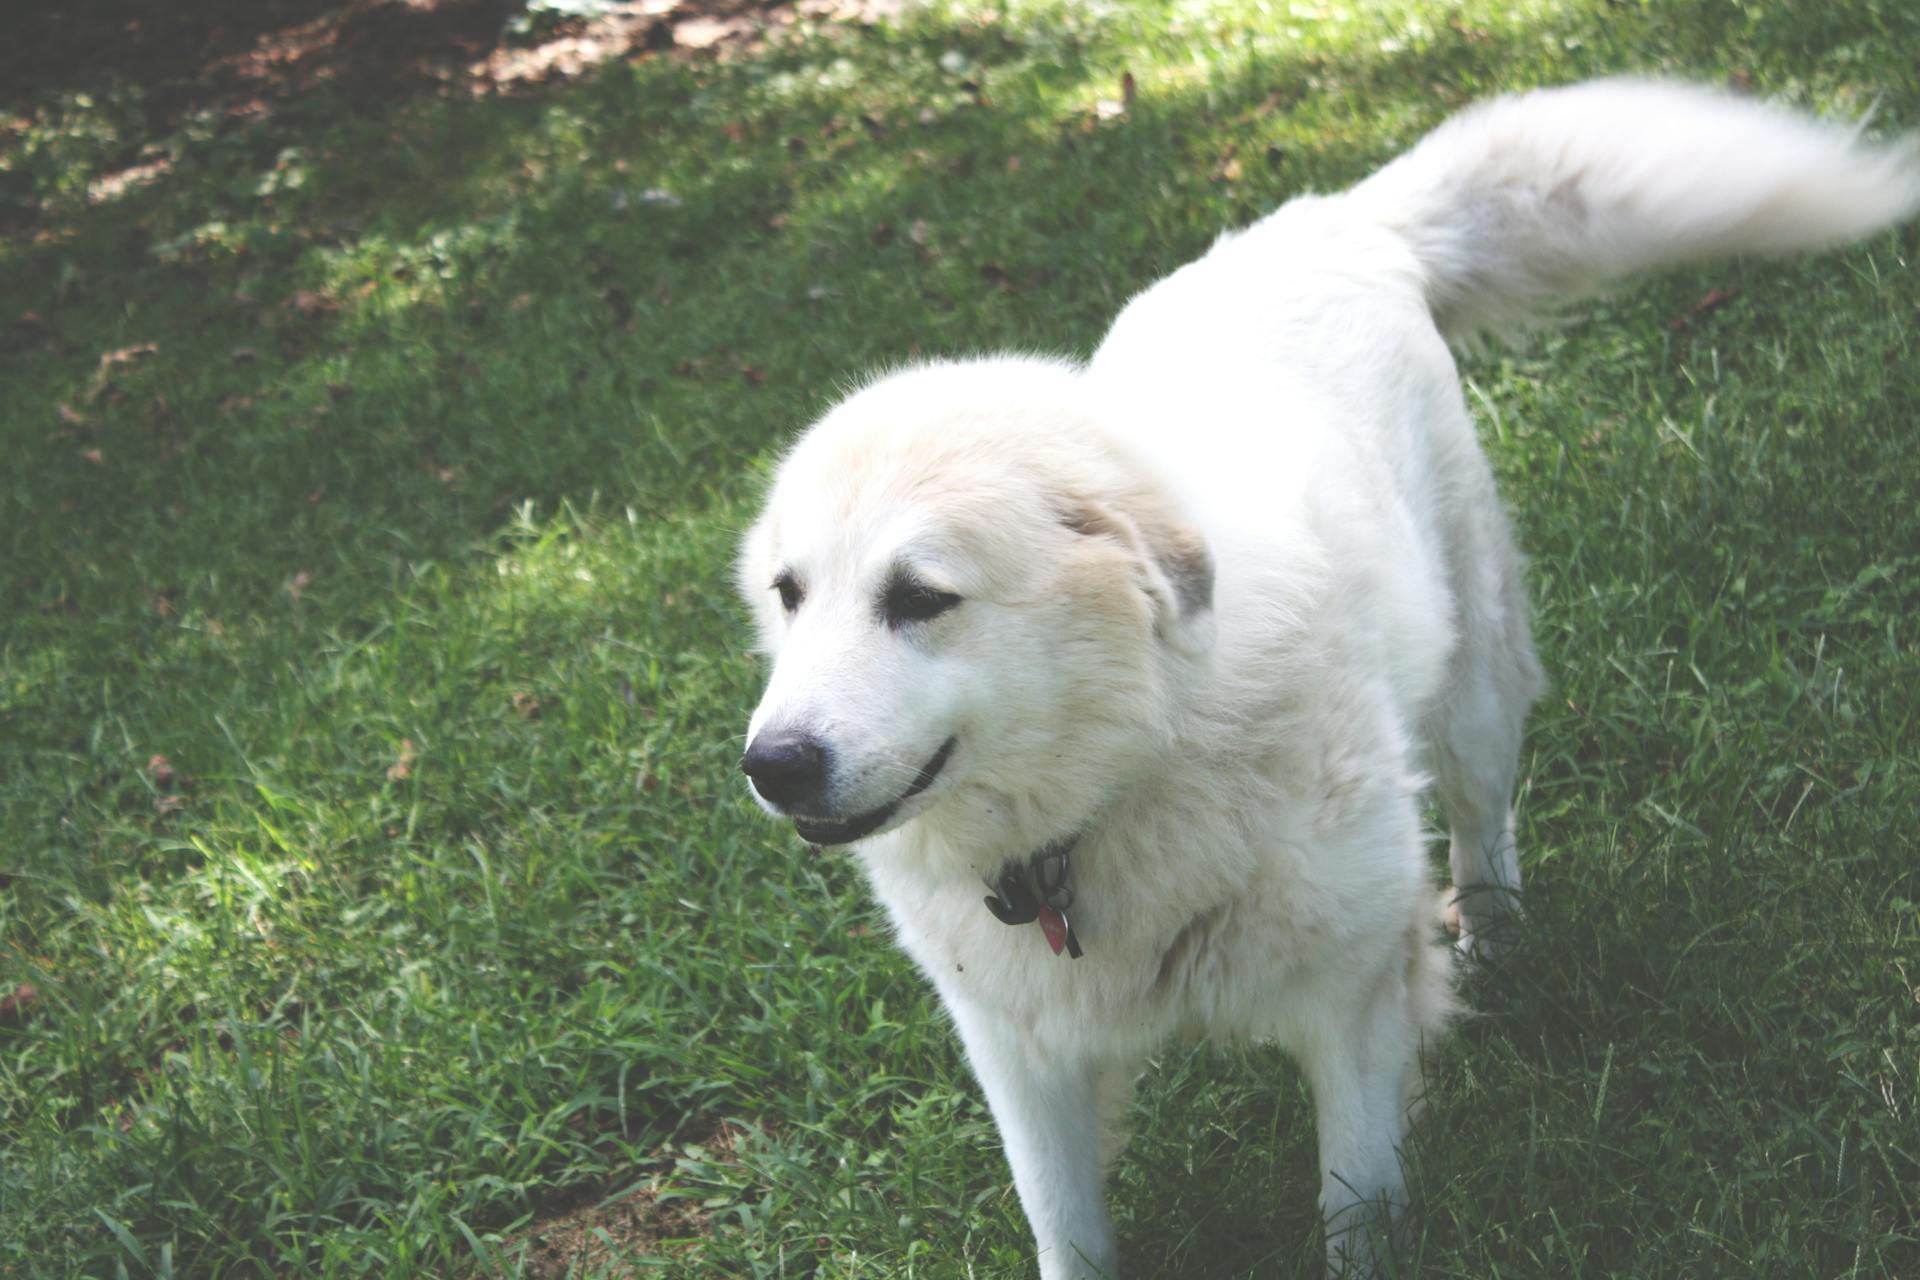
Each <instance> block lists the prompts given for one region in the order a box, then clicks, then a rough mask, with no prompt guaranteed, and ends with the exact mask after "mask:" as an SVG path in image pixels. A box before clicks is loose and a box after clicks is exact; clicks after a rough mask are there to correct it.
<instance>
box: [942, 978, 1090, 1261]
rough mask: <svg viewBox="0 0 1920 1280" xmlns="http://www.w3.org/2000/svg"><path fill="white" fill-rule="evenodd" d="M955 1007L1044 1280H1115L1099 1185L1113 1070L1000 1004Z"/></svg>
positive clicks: (959, 1004) (957, 1004)
mask: <svg viewBox="0 0 1920 1280" xmlns="http://www.w3.org/2000/svg"><path fill="white" fill-rule="evenodd" d="M948 1007H949V1008H950V1009H951V1010H952V1013H953V1019H954V1022H955V1024H956V1025H957V1026H958V1027H959V1030H960V1039H961V1041H962V1043H964V1044H965V1045H966V1049H967V1060H968V1062H969V1063H971V1064H972V1066H973V1074H974V1075H975V1076H976V1077H977V1078H978V1079H979V1081H980V1087H981V1088H982V1089H984V1090H985V1091H986V1094H987V1105H988V1106H989V1107H991V1108H992V1109H993V1119H994V1123H995V1124H997V1125H998V1126H999V1128H1000V1141H1001V1143H1002V1144H1003V1145H1004V1146H1005V1147H1006V1150H1007V1163H1008V1164H1010V1165H1011V1166H1012V1167H1013V1185H1014V1188H1015V1189H1016V1190H1017V1191H1018V1192H1019V1193H1020V1206H1021V1208H1023V1209H1025V1210H1026V1213H1027V1223H1028V1225H1029V1226H1031V1227H1032V1229H1033V1235H1034V1240H1035V1243H1036V1244H1037V1245H1038V1247H1039V1254H1040V1275H1041V1277H1042V1280H1112V1277H1114V1276H1117V1275H1118V1274H1119V1272H1118V1268H1117V1266H1116V1263H1115V1256H1114V1242H1113V1224H1112V1223H1111V1221H1110V1220H1109V1219H1108V1217H1107V1207H1106V1203H1105V1199H1104V1196H1103V1194H1102V1190H1101V1183H1102V1181H1103V1179H1104V1174H1105V1169H1104V1156H1105V1150H1104V1147H1105V1145H1106V1138H1105V1135H1106V1131H1107V1127H1108V1122H1109V1120H1110V1119H1111V1117H1109V1116H1107V1115H1104V1114H1103V1112H1104V1111H1106V1110H1109V1109H1112V1108H1113V1107H1114V1106H1115V1105H1116V1100H1115V1095H1116V1093H1118V1094H1119V1096H1120V1097H1121V1098H1124V1092H1123V1091H1117V1090H1115V1089H1114V1088H1112V1087H1110V1086H1111V1085H1112V1082H1113V1081H1114V1079H1115V1078H1116V1070H1115V1068H1114V1067H1113V1066H1112V1065H1111V1064H1106V1063H1103V1062H1101V1061H1100V1060H1097V1059H1090V1058H1085V1057H1078V1056H1074V1055H1070V1054H1067V1053H1064V1052H1062V1051H1059V1050H1058V1049H1055V1048H1050V1047H1049V1046H1048V1045H1046V1044H1045V1043H1044V1042H1042V1040H1041V1039H1040V1038H1039V1037H1038V1036H1036V1035H1034V1034H1033V1033H1031V1032H1029V1031H1026V1030H1024V1029H1022V1028H1021V1027H1018V1026H1016V1025H1015V1024H1014V1023H1013V1022H1012V1021H1010V1020H1009V1019H1007V1018H1006V1017H1004V1016H1003V1015H1001V1014H1000V1013H998V1012H997V1011H995V1010H991V1009H987V1008H984V1007H982V1006H979V1005H975V1004H971V1003H969V1002H963V1001H955V1000H950V1001H949V1002H948ZM1120 1074H1124V1073H1120Z"/></svg>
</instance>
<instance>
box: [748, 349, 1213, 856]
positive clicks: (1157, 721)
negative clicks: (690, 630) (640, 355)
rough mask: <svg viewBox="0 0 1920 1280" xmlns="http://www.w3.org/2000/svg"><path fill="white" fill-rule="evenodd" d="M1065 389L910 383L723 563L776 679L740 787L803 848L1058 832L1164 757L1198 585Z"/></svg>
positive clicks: (788, 479) (1196, 628) (954, 374)
mask: <svg viewBox="0 0 1920 1280" xmlns="http://www.w3.org/2000/svg"><path fill="white" fill-rule="evenodd" d="M1080 385H1081V384H1080V381H1079V379H1078V377H1077V375H1075V374H1074V372H1073V371H1072V370H1070V369H1067V368H1064V367H1061V366H1057V365H1052V364H1047V363H1044V362H1040V361H1028V360H991V361H980V362H973V363H964V364H943V365H935V366H929V367H923V368H918V369H913V370H910V371H908V372H905V373H900V374H895V375H893V376H891V377H888V378H885V379H883V380H881V381H879V382H876V383H874V384H873V385H871V386H868V387H867V388H865V389H864V390H861V391H859V392H857V393H856V394H854V395H853V396H851V397H849V398H848V399H847V400H845V401H844V402H842V403H841V404H840V405H839V406H837V407H836V408H835V409H833V410H832V412H830V413H828V414H827V416H826V417H825V418H824V419H822V420H821V421H820V422H819V423H818V424H816V425H815V426H814V427H813V428H812V430H810V431H809V432H808V433H807V434H806V435H805V436H804V437H803V438H802V439H801V441H800V443H799V444H798V445H797V446H796V447H795V449H794V450H793V452H792V454H791V455H790V456H789V457H788V458H787V460H786V462H785V463H784V464H783V465H782V467H781V468H780V471H779V474H778V476H777V477H776V479H775V481H774V485H773V490H772V493H771V495H770V497H769V499H768V501H767V506H766V509H765V511H764V512H763V513H762V514H761V517H760V519H759V521H758V522H757V523H756V524H755V525H754V526H753V528H752V530H751V531H750V532H749V533H748V534H747V537H746V541H745V545H744V546H743V548H742V551H741V556H740V563H739V582H740V588H741V590H742V592H743V593H744V595H745V597H746V600H747V603H748V605H749V606H750V607H751V608H752V610H753V613H754V617H755V620H756V622H757V624H758V628H759V632H760V638H761V643H762V648H763V649H764V650H765V651H766V652H767V653H768V654H769V656H770V657H771V659H772V662H773V670H772V674H771V677H770V678H769V680H768V682H767V690H766V693H765V695H764V696H763V697H762V699H761V701H760V706H759V708H758V709H757V710H756V711H755V712H754V714H753V719H752V722H751V723H750V724H749V726H748V730H747V749H746V754H745V757H744V758H743V759H742V761H741V766H742V768H743V769H744V770H745V771H746V773H747V776H748V778H749V779H750V781H751V785H752V788H753V791H754V794H755V796H756V798H757V799H758V800H759V801H760V803H761V805H762V806H763V807H765V808H766V809H767V810H768V811H770V812H772V813H775V814H778V815H781V816H784V817H787V818H790V819H792V821H793V824H794V827H795V829H796V830H797V831H798V832H799V833H800V835H801V836H802V837H803V838H805V839H807V840H809V841H811V842H813V843H816V844H844V843H847V842H850V841H853V840H858V839H860V838H861V837H863V836H867V835H871V834H873V833H875V832H879V831H883V830H887V829H890V828H892V827H895V826H898V825H900V824H902V823H905V822H907V821H909V820H911V819H913V818H915V817H916V816H918V815H920V814H922V813H924V812H927V811H929V810H932V811H935V812H937V813H938V814H940V816H941V820H942V821H943V822H951V823H952V824H953V825H954V826H955V828H956V832H955V833H956V834H961V833H962V832H965V831H966V830H967V829H968V828H971V829H972V834H973V835H974V836H976V837H977V838H979V839H983V840H995V839H1006V840H1015V839H1024V838H1028V837H1029V836H1031V835H1033V834H1034V833H1038V832H1048V831H1051V832H1052V833H1054V834H1057V833H1058V832H1059V831H1060V830H1062V829H1072V828H1073V827H1075V826H1077V825H1079V824H1081V823H1083V822H1084V821H1085V820H1086V819H1087V818H1088V817H1089V816H1090V815H1091V813H1092V811H1093V810H1094V809H1095V808H1096V807H1097V806H1098V805H1099V804H1100V803H1102V802H1103V800H1104V799H1105V798H1106V797H1107V796H1108V795H1110V794H1111V793H1112V791H1113V790H1114V789H1115V788H1116V787H1118V786H1121V785H1124V784H1125V783H1126V782H1127V781H1128V779H1129V777H1130V776H1132V775H1133V774H1136V773H1137V772H1138V771H1139V769H1140V768H1142V767H1143V766H1144V765H1145V763H1146V762H1147V761H1149V760H1150V759H1151V758H1152V756H1153V754H1154V753H1155V752H1156V751H1157V750H1159V749H1162V748H1163V747H1164V745H1165V743H1166V740H1167V738H1168V736H1169V734H1170V733H1171V731H1172V729H1171V724H1170V717H1169V714H1168V709H1167V682H1168V681H1169V680H1170V679H1174V678H1177V674H1178V668H1179V667H1180V665H1181V664H1182V663H1183V662H1185V661H1188V660H1190V659H1191V658H1192V657H1193V656H1194V655H1197V654H1198V653H1200V652H1203V651H1204V649H1205V647H1206V643H1207V635H1208V631H1209V628H1210V624H1211V603H1212V588H1213V565H1212V561H1211V559H1210V557H1209V555H1208V552H1207V548H1206V545H1205V542H1204V541H1203V540H1202V539H1201V537H1200V535H1199V534H1198V533H1197V532H1196V531H1195V530H1193V529H1192V528H1191V527H1189V526H1188V525H1187V524H1186V523H1184V521H1182V520H1181V519H1180V518H1179V516H1178V514H1177V512H1176V511H1175V509H1174V505H1173V502H1172V500H1171V499H1170V498H1169V497H1168V496H1167V495H1166V494H1165V493H1163V492H1162V491H1161V490H1160V489H1159V488H1158V487H1157V486H1155V485H1153V484H1151V483H1149V482H1148V481H1147V480H1146V479H1145V477H1144V476H1143V474H1142V472H1141V470H1140V469H1139V468H1138V467H1137V466H1135V465H1134V464H1132V463H1131V461H1130V460H1129V459H1128V458H1127V457H1125V456H1124V454H1123V453H1122V451H1121V450H1119V449H1118V448H1117V447H1116V446H1115V445H1114V443H1113V442H1112V441H1111V440H1110V439H1109V438H1108V437H1107V435H1106V433H1105V432H1104V430H1103V429H1102V427H1101V425H1100V422H1099V421H1098V419H1097V411H1095V410H1093V409H1092V408H1091V407H1090V406H1089V405H1088V404H1087V403H1085V401H1084V400H1083V398H1082V394H1081V391H1080Z"/></svg>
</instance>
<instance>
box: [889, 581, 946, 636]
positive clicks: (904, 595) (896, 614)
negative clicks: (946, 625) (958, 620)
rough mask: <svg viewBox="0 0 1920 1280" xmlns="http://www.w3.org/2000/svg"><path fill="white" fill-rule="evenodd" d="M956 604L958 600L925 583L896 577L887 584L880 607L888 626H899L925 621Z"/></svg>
mask: <svg viewBox="0 0 1920 1280" xmlns="http://www.w3.org/2000/svg"><path fill="white" fill-rule="evenodd" d="M959 603H960V597H959V596H957V595H955V594H953V592H951V591H936V590H934V589H933V588H932V587H930V586H928V585H927V584H926V583H924V582H915V581H914V580H913V579H911V578H899V579H895V580H894V581H893V582H891V583H889V584H888V585H887V594H886V595H884V596H882V597H881V599H880V608H881V611H882V612H884V613H885V614H886V616H887V625H888V626H890V627H898V626H901V625H903V624H905V623H909V622H925V621H926V620H927V619H928V618H933V617H937V616H939V615H940V614H943V613H945V612H946V611H947V610H949V609H951V608H953V606H955V605H957V604H959Z"/></svg>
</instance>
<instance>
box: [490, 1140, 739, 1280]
mask: <svg viewBox="0 0 1920 1280" xmlns="http://www.w3.org/2000/svg"><path fill="white" fill-rule="evenodd" d="M702 1128H703V1129H704V1126H702ZM744 1133H745V1130H744V1129H742V1128H740V1127H739V1126H738V1125H735V1124H731V1123H728V1122H726V1121H722V1122H720V1123H719V1124H718V1125H716V1126H714V1127H713V1128H712V1129H711V1130H706V1131H705V1132H704V1136H701V1137H700V1138H699V1139H698V1141H699V1145H700V1149H701V1152H702V1153H703V1155H704V1157H705V1159H707V1160H708V1161H713V1162H718V1163H727V1162H730V1161H733V1160H735V1159H736V1158H737V1153H738V1150H739V1144H740V1139H741V1138H742V1136H743V1135H744ZM687 1140H689V1138H688V1135H682V1137H681V1139H680V1140H679V1141H682V1142H684V1141H687ZM674 1163H675V1161H674V1159H673V1157H672V1156H671V1155H670V1154H668V1153H667V1152H666V1151H664V1150H663V1151H662V1152H661V1153H660V1154H659V1155H658V1156H656V1157H655V1158H653V1159H651V1160H649V1161H647V1162H646V1165H651V1166H654V1167H655V1168H656V1169H657V1172H655V1173H654V1174H653V1175H652V1176H650V1177H646V1178H643V1179H642V1180H641V1181H640V1182H639V1183H638V1185H636V1186H634V1187H633V1188H632V1189H630V1190H628V1191H626V1192H624V1193H619V1194H617V1196H616V1198H614V1199H611V1200H609V1199H608V1198H607V1195H608V1193H607V1192H604V1191H595V1192H591V1193H589V1194H587V1195H584V1196H574V1197H569V1198H568V1200H567V1201H565V1202H562V1203H560V1204H557V1205H555V1206H553V1207H552V1208H551V1209H550V1210H549V1211H548V1212H547V1213H545V1214H543V1215H542V1216H541V1217H539V1218H538V1219H536V1220H535V1221H534V1222H533V1223H532V1225H530V1226H528V1227H525V1228H523V1229H522V1230H520V1231H519V1232H517V1233H515V1235H514V1237H513V1238H512V1239H510V1240H509V1241H508V1242H507V1246H506V1255H507V1256H508V1257H516V1256H517V1255H519V1256H518V1264H519V1265H520V1266H521V1267H522V1268H523V1272H522V1274H524V1275H526V1276H529V1277H531V1278H532V1280H564V1277H567V1276H575V1275H581V1274H583V1273H587V1274H590V1273H591V1272H592V1271H594V1270H595V1269H596V1268H599V1267H602V1266H604V1265H605V1264H607V1263H611V1262H617V1261H619V1260H621V1259H623V1258H633V1257H636V1256H639V1257H646V1256H652V1257H660V1256H663V1255H671V1254H672V1253H674V1252H675V1251H676V1250H677V1249H681V1248H687V1247H690V1246H691V1244H692V1243H693V1242H694V1241H695V1240H696V1239H697V1238H698V1237H699V1236H701V1235H702V1234H704V1233H705V1231H706V1226H707V1216H708V1215H707V1213H706V1211H705V1210H704V1209H703V1208H702V1207H701V1204H700V1201H699V1200H698V1199H697V1198H695V1197H693V1196H689V1195H685V1194H682V1193H679V1192H677V1191H675V1190H674V1189H673V1187H672V1185H671V1174H672V1170H673V1166H674ZM644 1167H646V1166H645V1165H643V1168H644ZM523 1244H524V1246H525V1253H524V1255H520V1247H521V1246H522V1245H523Z"/></svg>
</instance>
